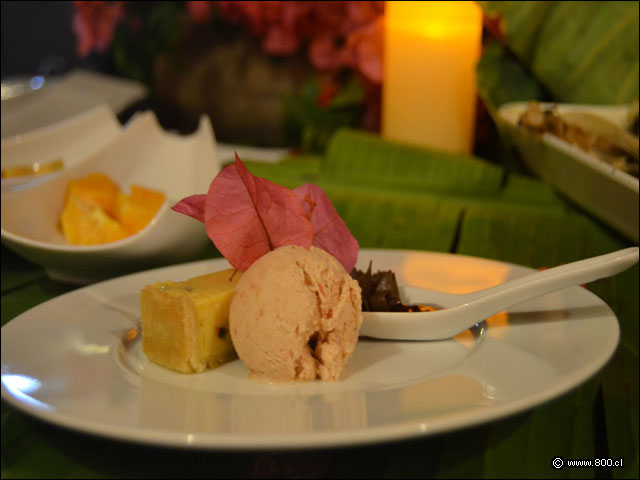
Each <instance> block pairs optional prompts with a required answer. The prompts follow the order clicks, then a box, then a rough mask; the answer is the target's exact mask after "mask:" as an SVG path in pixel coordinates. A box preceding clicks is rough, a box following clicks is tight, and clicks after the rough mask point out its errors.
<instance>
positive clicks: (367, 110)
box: [73, 1, 384, 130]
mask: <svg viewBox="0 0 640 480" xmlns="http://www.w3.org/2000/svg"><path fill="white" fill-rule="evenodd" d="M128 4H131V8H128ZM154 4H155V2H151V3H150V4H149V7H148V10H149V11H151V10H153V8H155V7H154ZM171 5H173V6H175V7H176V8H175V13H176V18H175V25H185V22H186V23H187V24H188V23H191V24H192V25H206V24H208V23H211V22H213V21H214V19H215V20H217V21H222V22H224V23H226V24H231V25H236V26H240V27H242V28H244V29H245V30H246V31H248V32H250V33H251V34H252V35H254V36H256V37H257V38H259V39H260V41H261V45H262V49H263V51H264V52H265V53H266V54H268V55H272V56H280V57H286V56H292V55H295V54H297V53H300V52H302V53H304V54H306V56H307V58H308V60H309V63H310V64H311V66H312V67H313V68H314V69H316V71H317V72H318V73H319V85H320V92H319V94H318V96H317V100H316V101H317V105H318V107H320V108H329V107H330V105H331V102H332V100H333V99H334V98H336V97H337V96H338V95H339V94H340V91H341V88H342V85H343V83H342V82H343V80H344V78H345V76H344V75H343V73H345V71H346V72H351V73H352V74H354V75H355V77H356V78H357V80H358V82H359V84H360V85H361V87H362V92H363V104H364V117H363V119H362V126H363V127H364V128H366V129H369V130H377V129H378V127H379V112H380V93H381V84H382V80H383V79H382V49H383V44H382V43H383V14H384V2H382V1H187V2H175V3H172V4H171ZM74 6H75V16H74V19H73V29H74V31H75V33H76V35H77V38H78V55H79V56H80V57H86V56H87V55H89V53H91V52H92V51H94V50H95V51H98V52H101V53H105V52H106V51H108V50H109V48H110V46H111V44H112V42H113V40H114V35H115V31H116V28H117V26H118V25H119V24H120V23H121V22H124V21H126V22H127V23H128V25H129V27H132V28H133V29H134V30H135V31H137V32H138V35H139V34H140V25H141V23H142V22H143V20H141V19H140V17H139V15H140V14H141V13H142V14H143V15H144V10H145V8H147V7H144V4H143V3H142V2H140V3H139V4H136V5H135V8H133V3H132V2H121V1H118V2H105V1H95V2H87V1H76V2H74ZM136 15H138V16H136ZM148 44H149V43H145V44H144V45H148ZM165 46H166V45H165ZM132 47H133V48H135V47H136V46H135V45H133V46H132ZM158 53H160V52H158ZM165 53H166V52H165ZM124 54H129V52H127V51H125V52H124ZM152 56H154V54H153V53H150V52H148V51H145V52H144V53H142V54H141V55H138V56H137V57H135V58H134V57H132V62H130V63H129V67H131V68H136V69H138V70H139V69H141V68H148V67H145V66H143V65H141V63H140V62H148V61H149V59H150V57H152ZM120 57H121V58H122V55H120ZM139 77H140V76H139V75H138V78H139Z"/></svg>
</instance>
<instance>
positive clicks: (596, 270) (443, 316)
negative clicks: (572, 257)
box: [360, 247, 638, 340]
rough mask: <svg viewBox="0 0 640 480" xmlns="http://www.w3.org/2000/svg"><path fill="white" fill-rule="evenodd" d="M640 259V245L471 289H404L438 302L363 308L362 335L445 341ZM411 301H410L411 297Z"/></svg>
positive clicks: (415, 300) (416, 299) (417, 299)
mask: <svg viewBox="0 0 640 480" xmlns="http://www.w3.org/2000/svg"><path fill="white" fill-rule="evenodd" d="M637 262H638V247H631V248H626V249H623V250H619V251H617V252H613V253H608V254H606V255H600V256H598V257H593V258H588V259H585V260H580V261H577V262H573V263H567V264H565V265H561V266H559V267H554V268H550V269H548V270H543V271H540V272H536V273H532V274H531V275H527V276H524V277H521V278H518V279H516V280H512V281H509V282H505V283H502V284H500V285H496V286H494V287H490V288H487V289H484V290H479V291H477V292H473V293H466V294H452V293H443V292H436V291H433V290H427V289H422V288H414V287H404V288H402V289H401V293H402V294H403V297H405V298H404V299H403V301H404V303H405V304H434V305H438V306H440V307H442V309H440V310H436V311H433V312H408V313H407V312H363V316H364V319H363V322H362V327H361V329H360V336H366V337H373V338H385V339H391V340H442V339H446V338H451V337H453V336H455V335H457V334H458V333H460V332H463V331H465V330H466V329H468V328H470V327H472V326H474V325H475V324H477V323H479V322H481V321H483V320H485V319H486V318H487V317H489V316H491V315H493V314H495V313H498V312H501V311H502V310H505V309H506V308H509V307H512V306H514V305H518V304H520V303H522V302H524V301H526V300H530V299H532V298H535V297H539V296H541V295H544V294H546V293H550V292H553V291H556V290H561V289H563V288H566V287H572V286H574V285H581V284H584V283H588V282H592V281H594V280H598V279H599V278H605V277H610V276H612V275H615V274H616V273H619V272H622V271H623V270H626V269H627V268H629V267H631V266H633V265H634V264H635V263H637ZM407 300H409V301H407Z"/></svg>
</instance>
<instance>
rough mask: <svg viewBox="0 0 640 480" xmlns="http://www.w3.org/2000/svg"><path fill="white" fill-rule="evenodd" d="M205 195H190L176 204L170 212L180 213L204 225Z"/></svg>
mask: <svg viewBox="0 0 640 480" xmlns="http://www.w3.org/2000/svg"><path fill="white" fill-rule="evenodd" d="M205 198H206V195H191V196H190V197H187V198H183V199H182V200H180V201H179V202H178V203H176V204H175V205H174V206H173V207H171V210H175V211H176V212H178V213H182V214H184V215H187V216H189V217H192V218H195V219H196V220H200V221H201V222H203V223H204V202H205Z"/></svg>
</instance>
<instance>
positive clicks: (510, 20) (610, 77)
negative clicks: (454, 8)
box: [479, 1, 639, 104]
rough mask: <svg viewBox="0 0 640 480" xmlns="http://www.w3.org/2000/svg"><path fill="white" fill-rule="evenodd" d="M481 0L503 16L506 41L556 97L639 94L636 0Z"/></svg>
mask: <svg viewBox="0 0 640 480" xmlns="http://www.w3.org/2000/svg"><path fill="white" fill-rule="evenodd" d="M479 3H480V5H481V6H482V8H483V9H484V11H485V13H486V14H487V15H489V16H492V17H493V16H499V17H500V18H501V24H502V26H503V27H504V30H505V36H506V41H505V43H506V46H507V47H508V49H509V50H510V51H511V52H513V53H514V54H515V56H516V57H517V58H518V60H519V62H520V63H521V64H522V66H523V67H524V68H525V69H526V70H528V71H529V72H531V75H532V76H533V78H534V80H535V81H537V82H539V83H540V84H541V85H543V86H544V87H545V88H546V90H548V91H549V92H550V93H551V95H552V97H553V99H554V100H555V101H559V102H566V103H589V104H620V103H629V102H631V101H633V100H637V99H638V49H639V47H638V45H639V43H638V2H624V1H622V2H535V1H529V2H497V1H490V2H479ZM494 53H495V52H487V54H488V55H494ZM493 66H496V67H499V66H500V64H499V63H497V62H495V60H494V61H493ZM483 68H485V69H486V68H487V67H486V65H485V66H484V67H483ZM495 73H496V72H494V74H495ZM507 80H509V77H507V78H506V79H505V81H504V82H503V86H505V88H507V89H513V88H517V86H516V84H509V85H508V84H507ZM533 98H534V97H532V99H533Z"/></svg>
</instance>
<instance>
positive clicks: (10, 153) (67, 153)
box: [2, 104, 122, 193]
mask: <svg viewBox="0 0 640 480" xmlns="http://www.w3.org/2000/svg"><path fill="white" fill-rule="evenodd" d="M121 132H122V127H121V126H120V122H118V119H117V118H116V116H115V115H114V113H113V112H112V111H111V109H110V108H109V107H108V106H107V105H105V104H102V105H98V106H97V107H94V108H92V109H90V110H87V111H86V112H83V113H81V114H79V115H76V116H74V117H72V118H69V119H67V120H64V121H61V122H58V123H55V124H52V125H50V126H47V127H43V128H40V129H38V130H33V131H32V132H28V133H25V134H21V135H15V136H13V137H10V138H7V139H5V140H2V170H4V169H6V168H11V167H20V166H31V165H34V164H40V165H42V164H47V163H50V162H52V161H55V160H58V159H60V160H62V163H63V165H64V168H70V167H73V166H74V165H77V164H78V163H79V162H81V161H83V160H85V159H86V158H87V157H89V156H91V155H92V154H94V153H96V152H98V151H100V150H102V149H103V148H104V147H105V146H107V145H108V144H109V143H111V142H112V141H114V140H115V139H116V137H117V136H118V135H120V133H121ZM58 173H60V170H57V171H54V172H52V173H47V174H39V175H24V176H19V177H10V178H3V179H2V192H3V193H4V192H6V191H11V190H12V189H13V188H15V187H16V186H17V185H22V184H25V183H31V182H38V183H39V182H43V181H46V180H49V179H51V178H52V177H54V176H55V175H57V174H58Z"/></svg>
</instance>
